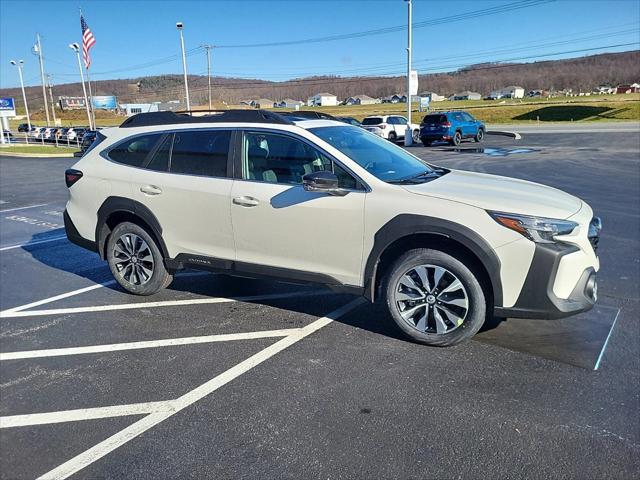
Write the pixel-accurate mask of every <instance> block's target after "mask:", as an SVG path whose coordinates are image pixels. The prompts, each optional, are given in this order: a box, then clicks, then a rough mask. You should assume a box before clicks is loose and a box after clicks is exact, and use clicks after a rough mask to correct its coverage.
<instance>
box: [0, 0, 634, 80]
mask: <svg viewBox="0 0 640 480" xmlns="http://www.w3.org/2000/svg"><path fill="white" fill-rule="evenodd" d="M522 5H530V6H527V7H526V8H516V7H519V6H522ZM79 8H82V11H83V13H84V16H85V20H86V21H87V23H88V25H89V27H90V28H91V30H92V32H93V34H94V36H95V38H96V40H97V43H96V45H95V46H94V47H93V49H92V50H91V57H92V60H93V63H92V65H91V69H90V72H91V77H92V79H95V80H106V79H112V78H135V77H139V76H146V75H158V74H167V73H182V61H181V57H180V37H179V34H178V31H177V30H176V26H175V24H176V22H177V21H181V22H183V24H184V39H185V44H186V50H187V52H188V57H187V65H188V70H189V73H190V74H206V70H207V66H206V65H207V64H206V56H205V53H204V50H203V49H202V48H201V47H200V46H201V45H203V44H210V45H213V46H214V48H213V49H212V74H213V75H221V76H226V77H243V78H260V79H265V80H286V79H291V78H300V77H305V76H310V75H341V76H351V75H392V74H397V75H403V74H405V73H406V42H407V32H406V30H403V29H402V28H390V29H389V30H390V31H383V32H382V33H380V32H375V33H376V34H368V35H358V36H355V35H348V34H354V33H358V32H369V31H371V30H378V29H388V27H404V26H406V23H407V6H406V2H405V1H403V0H378V1H376V0H359V1H355V0H352V1H349V0H336V1H334V0H324V1H319V0H317V1H316V0H295V1H294V0H290V1H277V0H263V1H242V0H235V1H232V0H225V1H222V0H221V1H215V0H208V1H187V0H184V1H178V0H142V1H136V0H127V1H110V0H74V1H56V0H49V1H40V0H28V1H26V0H22V1H15V0H0V88H8V87H16V86H19V80H18V75H17V72H16V68H15V67H12V66H11V65H10V63H9V61H10V60H20V59H23V60H24V61H25V66H24V79H25V85H27V86H29V85H39V83H40V76H39V75H40V73H39V66H38V61H37V57H36V56H35V55H33V54H32V53H31V46H32V45H33V44H34V43H35V36H36V32H38V33H40V36H41V41H42V49H43V54H44V59H45V71H46V73H49V74H51V75H52V80H53V83H54V84H61V83H71V82H77V81H78V80H79V72H78V65H77V61H76V59H75V57H74V55H75V54H74V53H73V52H72V50H71V49H69V47H68V45H69V43H72V42H79V43H80V42H81V33H80V21H79ZM420 22H423V24H424V23H426V25H422V26H417V27H415V28H414V31H413V58H414V62H415V69H416V70H418V72H419V73H421V74H422V73H430V72H436V71H451V70H455V69H457V68H459V67H461V66H465V65H469V64H474V63H482V62H488V61H536V60H545V59H558V58H569V57H578V56H584V55H589V54H595V53H603V52H615V51H627V50H635V49H638V48H640V30H639V28H640V2H638V1H637V0H605V1H601V0H500V1H482V0H468V1H457V0H449V1H436V0H413V23H414V24H416V23H418V24H420ZM345 34H346V35H345ZM335 36H346V38H339V39H331V40H327V38H326V37H335ZM317 39H320V41H318V40H317ZM309 40H313V41H309ZM279 43H285V44H279ZM255 44H261V45H264V44H269V45H266V46H255ZM246 45H254V46H246ZM603 47H606V48H603Z"/></svg>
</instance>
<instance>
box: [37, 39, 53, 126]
mask: <svg viewBox="0 0 640 480" xmlns="http://www.w3.org/2000/svg"><path fill="white" fill-rule="evenodd" d="M34 53H35V54H36V55H38V59H39V60H40V81H41V82H42V100H44V113H45V115H46V117H47V125H49V124H50V123H51V120H49V107H48V106H47V105H48V102H47V92H46V90H45V87H44V60H43V59H42V44H41V43H40V34H39V33H36V45H35V47H34Z"/></svg>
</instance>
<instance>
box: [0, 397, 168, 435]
mask: <svg viewBox="0 0 640 480" xmlns="http://www.w3.org/2000/svg"><path fill="white" fill-rule="evenodd" d="M169 409H170V404H169V402H168V401H166V400H162V401H159V402H146V403H132V404H129V405H113V406H110V407H96V408H79V409H76V410H64V411H58V412H46V413H28V414H26V415H11V416H7V417H0V429H4V428H18V427H33V426H36V425H50V424H52V423H66V422H79V421H82V420H97V419H99V418H113V417H126V416H128V415H145V414H149V413H154V412H166V411H168V410H169Z"/></svg>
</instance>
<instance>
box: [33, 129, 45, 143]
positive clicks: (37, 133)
mask: <svg viewBox="0 0 640 480" xmlns="http://www.w3.org/2000/svg"><path fill="white" fill-rule="evenodd" d="M45 130H46V128H45V127H33V128H32V129H31V132H30V133H29V136H30V137H32V138H35V139H36V140H40V139H42V135H43V134H44V131H45Z"/></svg>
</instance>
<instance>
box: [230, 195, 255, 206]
mask: <svg viewBox="0 0 640 480" xmlns="http://www.w3.org/2000/svg"><path fill="white" fill-rule="evenodd" d="M233 203H234V204H235V205H240V206H241V207H256V206H258V205H259V204H260V202H259V201H258V200H257V199H255V198H253V197H247V196H243V197H235V198H234V199H233Z"/></svg>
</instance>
